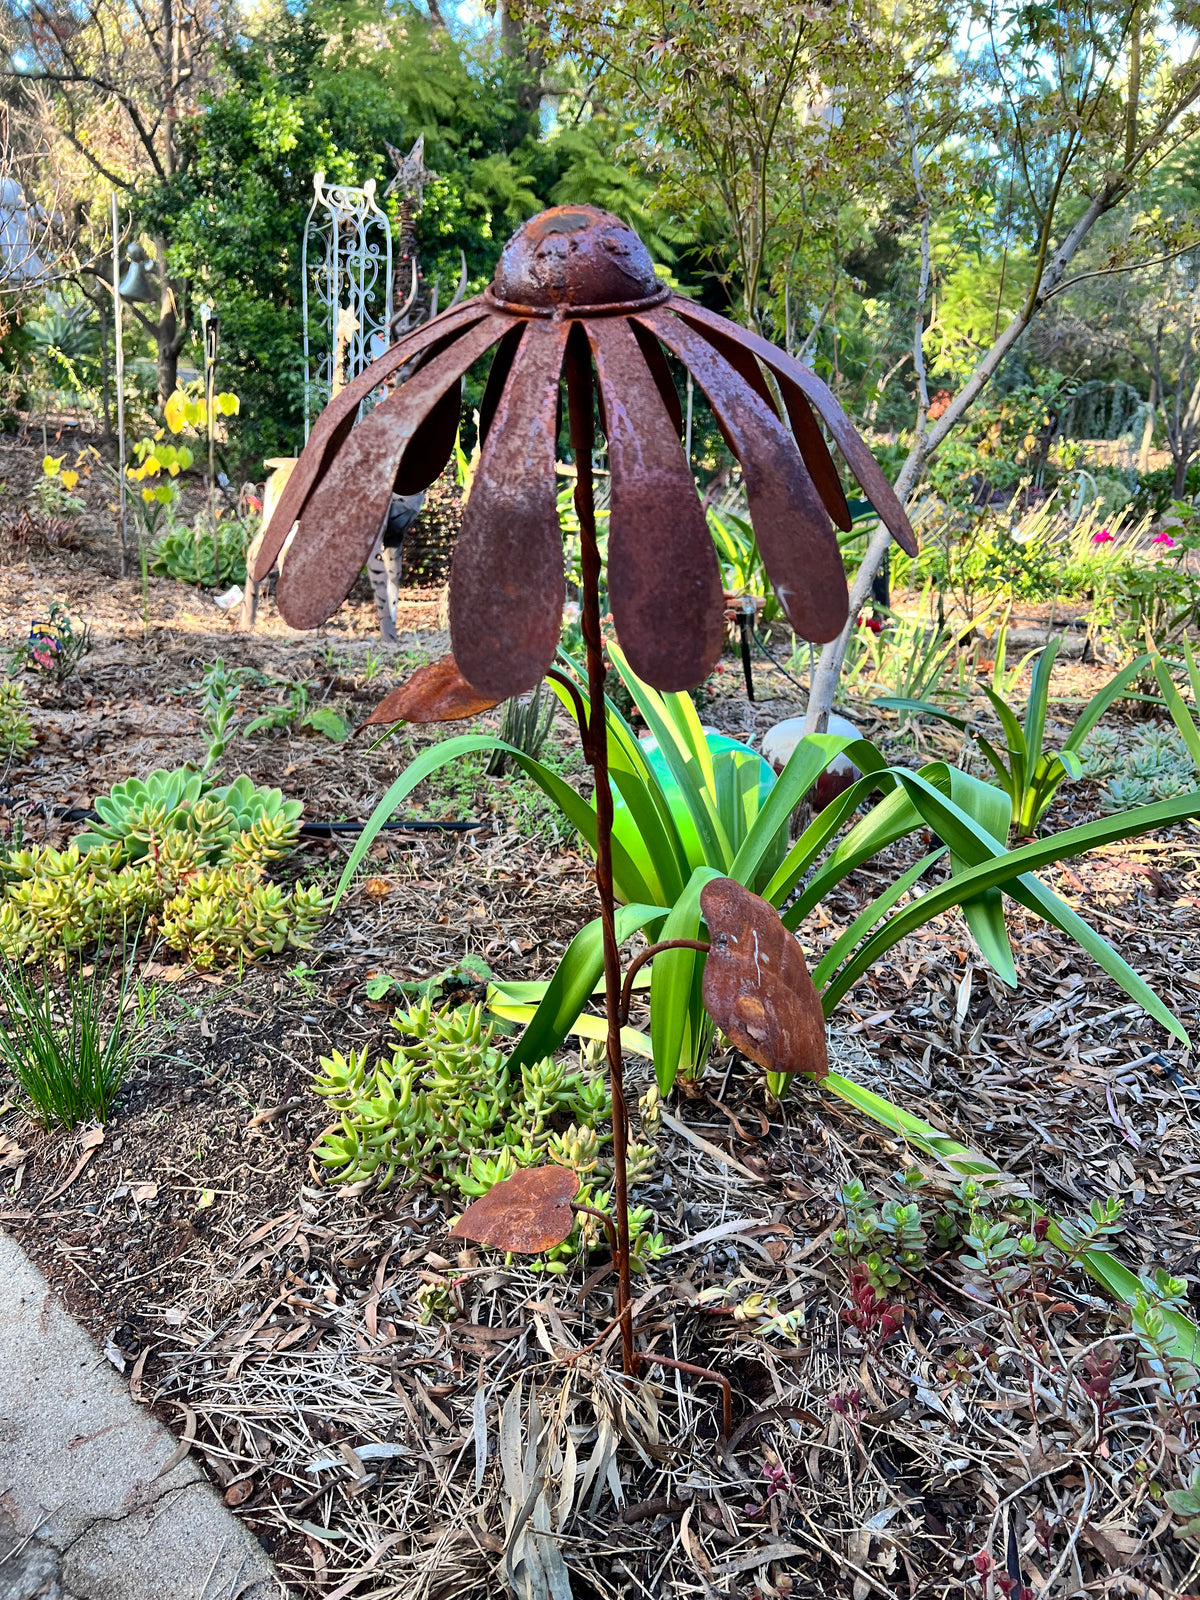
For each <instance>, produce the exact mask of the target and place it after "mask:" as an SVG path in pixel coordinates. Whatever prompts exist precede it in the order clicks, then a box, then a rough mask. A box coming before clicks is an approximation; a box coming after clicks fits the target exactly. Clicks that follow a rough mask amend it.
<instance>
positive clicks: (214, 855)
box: [75, 767, 303, 864]
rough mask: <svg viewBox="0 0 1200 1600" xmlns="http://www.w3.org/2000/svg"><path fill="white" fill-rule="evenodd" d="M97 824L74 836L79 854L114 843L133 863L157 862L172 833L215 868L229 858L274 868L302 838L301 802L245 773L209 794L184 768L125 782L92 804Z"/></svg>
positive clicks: (203, 783) (198, 778)
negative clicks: (193, 843)
mask: <svg viewBox="0 0 1200 1600" xmlns="http://www.w3.org/2000/svg"><path fill="white" fill-rule="evenodd" d="M95 809H96V816H97V818H98V821H97V823H96V824H95V825H94V826H93V827H91V828H89V829H88V830H87V831H86V832H84V833H81V834H79V835H78V836H77V838H76V840H75V843H76V844H77V845H78V846H79V848H80V850H81V851H85V852H86V851H91V850H94V849H95V848H96V847H97V846H99V845H102V844H119V845H120V846H121V848H122V849H123V850H124V852H125V854H126V856H127V858H128V859H129V860H130V861H139V860H141V859H142V857H144V856H147V855H150V854H154V855H158V854H159V853H160V852H161V850H162V848H163V844H164V841H165V840H166V839H167V838H168V837H169V836H170V835H171V834H175V833H179V834H186V835H190V836H191V837H192V838H194V839H195V841H196V844H197V848H198V853H199V857H200V858H201V859H202V860H205V861H208V862H209V863H211V864H215V863H217V862H219V861H221V860H223V859H224V858H225V857H226V856H227V855H230V854H231V853H232V854H233V858H234V859H235V860H237V861H239V862H251V861H275V860H278V858H279V857H280V856H283V855H286V854H287V852H288V850H290V849H291V847H292V845H293V844H294V843H295V842H296V837H297V835H298V833H299V831H300V813H301V811H302V810H303V806H302V805H301V803H300V801H299V800H285V799H284V798H283V792H282V790H280V789H259V788H257V787H256V786H255V785H254V783H252V782H251V780H250V779H249V778H248V777H246V775H245V774H244V773H243V774H242V776H241V777H240V778H237V779H235V780H234V782H233V783H228V784H225V785H224V786H223V787H222V788H219V789H214V788H212V787H211V786H210V785H209V783H208V782H207V781H206V779H205V777H204V775H203V773H200V772H193V771H191V770H190V769H189V768H186V767H181V768H178V769H177V770H176V771H174V772H167V771H164V770H160V771H158V772H152V773H151V774H150V776H149V777H148V778H130V779H128V780H127V781H126V782H125V783H118V784H116V785H115V786H114V787H113V789H112V790H111V791H110V792H109V793H108V794H106V795H101V796H99V797H98V798H97V800H96V807H95Z"/></svg>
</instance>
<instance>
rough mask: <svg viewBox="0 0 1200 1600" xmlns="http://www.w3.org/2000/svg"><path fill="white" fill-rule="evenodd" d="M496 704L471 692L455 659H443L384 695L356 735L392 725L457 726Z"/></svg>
mask: <svg viewBox="0 0 1200 1600" xmlns="http://www.w3.org/2000/svg"><path fill="white" fill-rule="evenodd" d="M499 703H500V702H499V701H498V700H492V699H490V698H489V697H488V696H487V695H484V694H480V693H479V691H478V689H472V687H471V685H470V684H469V683H468V682H467V680H466V679H465V678H464V677H463V675H462V673H461V672H460V671H459V670H458V663H457V662H456V661H455V659H454V657H453V656H451V655H445V656H441V657H439V659H438V660H437V661H430V662H428V663H426V665H425V666H423V667H418V668H417V670H416V671H415V672H414V673H413V675H412V677H411V678H409V679H407V680H406V681H405V682H404V683H402V684H400V685H399V687H398V688H395V689H393V690H392V692H391V693H390V694H387V695H385V696H384V697H383V699H382V700H381V701H380V702H379V704H378V705H377V706H376V707H375V709H374V711H372V713H371V715H370V716H369V717H368V718H367V720H366V721H365V722H364V723H362V725H361V726H360V727H359V729H358V732H359V733H361V732H362V730H363V728H370V727H377V726H383V727H387V726H390V724H392V723H393V722H460V721H462V720H463V719H464V718H466V717H477V716H479V714H480V713H481V712H483V711H490V710H491V709H492V707H493V706H495V705H499Z"/></svg>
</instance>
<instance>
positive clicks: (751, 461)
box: [609, 306, 850, 644]
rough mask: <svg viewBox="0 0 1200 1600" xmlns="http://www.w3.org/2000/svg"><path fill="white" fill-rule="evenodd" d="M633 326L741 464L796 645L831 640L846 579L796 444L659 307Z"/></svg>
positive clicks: (842, 616) (842, 610) (841, 614)
mask: <svg viewBox="0 0 1200 1600" xmlns="http://www.w3.org/2000/svg"><path fill="white" fill-rule="evenodd" d="M638 321H639V322H641V323H642V324H643V326H644V327H647V328H649V329H650V330H651V331H652V332H653V333H655V334H656V335H657V336H658V338H659V339H661V340H662V342H663V344H665V345H666V347H667V349H668V350H672V351H674V353H675V354H676V355H677V356H678V357H679V359H680V360H681V361H682V362H683V364H684V365H685V366H686V367H687V368H688V370H689V372H691V374H692V376H693V377H694V378H695V380H696V382H697V383H698V384H699V385H700V387H701V389H703V390H704V393H705V394H706V395H707V396H708V400H709V404H710V405H711V406H712V408H713V415H714V416H715V417H716V419H717V422H718V424H719V426H720V428H721V431H722V433H723V434H724V435H725V438H726V441H727V442H728V444H729V448H730V449H731V450H732V451H733V453H734V455H735V456H736V457H737V458H738V460H739V461H740V462H741V464H742V471H743V473H744V475H745V480H746V497H747V499H748V500H749V502H750V520H751V522H752V523H753V524H754V531H755V533H756V534H757V536H758V547H759V549H760V551H761V552H762V558H763V563H764V565H765V566H766V569H767V575H768V576H769V578H770V579H771V583H772V584H773V586H774V588H775V592H776V594H777V595H778V596H779V600H780V604H781V605H782V606H783V609H784V611H785V612H786V613H787V617H788V620H789V621H790V622H791V624H792V626H793V628H795V630H796V632H797V633H798V634H799V635H800V637H801V638H802V639H809V640H812V641H813V643H815V644H824V643H826V642H827V641H828V640H830V639H836V638H837V636H838V634H839V633H840V632H841V631H842V628H843V626H844V624H845V621H846V616H847V613H848V611H849V604H850V602H849V596H848V594H847V590H846V574H845V571H844V570H843V567H842V556H841V551H840V550H839V549H838V542H837V537H836V535H835V534H834V531H833V525H832V524H831V522H830V520H829V513H828V512H827V511H826V510H825V507H824V505H823V504H822V503H821V498H820V496H819V495H818V494H817V491H816V488H815V487H814V485H813V481H812V479H811V478H810V477H809V475H808V470H807V468H806V467H805V465H804V462H803V461H802V460H801V459H800V452H799V451H798V450H797V448H796V442H795V440H794V439H793V438H792V436H791V434H790V433H788V431H787V429H786V428H785V427H784V426H783V424H782V422H780V420H779V418H778V417H777V416H776V415H775V414H774V412H773V411H772V410H771V409H770V407H769V406H767V405H766V403H765V402H764V401H763V400H762V399H761V397H760V396H759V395H758V394H756V393H755V391H754V389H752V388H751V387H750V385H749V384H748V383H747V382H746V381H745V380H744V379H743V378H742V377H741V375H740V374H739V373H737V372H735V371H734V370H733V368H732V367H731V366H730V365H729V363H728V362H727V361H726V360H725V359H724V357H723V356H722V355H721V354H720V353H719V352H718V351H717V350H716V349H715V348H714V347H713V345H712V344H710V343H709V341H708V340H707V339H706V338H705V337H704V336H703V335H702V334H700V333H698V332H697V331H696V329H695V328H693V327H692V326H691V325H690V324H689V323H687V322H685V321H683V319H682V318H681V317H678V316H675V315H674V314H673V312H672V311H671V310H670V309H668V308H667V307H664V306H658V307H656V308H654V309H653V310H651V311H643V312H639V313H638ZM729 326H731V324H730V325H729ZM609 581H610V583H611V577H610V580H609Z"/></svg>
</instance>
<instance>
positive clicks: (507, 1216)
mask: <svg viewBox="0 0 1200 1600" xmlns="http://www.w3.org/2000/svg"><path fill="white" fill-rule="evenodd" d="M578 1193H579V1179H578V1177H577V1176H576V1175H575V1173H574V1172H572V1171H571V1170H570V1169H569V1168H567V1167H527V1168H526V1169H525V1170H524V1171H523V1172H516V1173H514V1174H513V1176H512V1177H511V1178H505V1180H504V1182H503V1183H498V1184H497V1185H496V1186H495V1188H494V1189H489V1190H488V1192H487V1194H485V1195H484V1197H483V1199H482V1200H476V1202H475V1204H474V1205H471V1206H468V1207H467V1209H466V1210H465V1211H464V1212H463V1214H462V1216H461V1217H459V1219H458V1221H457V1222H456V1223H455V1224H454V1226H453V1227H452V1228H451V1229H450V1233H451V1236H452V1237H453V1238H455V1239H474V1240H475V1242H476V1243H477V1244H490V1245H493V1246H494V1247H495V1248H496V1249H497V1250H515V1251H517V1253H518V1254H520V1255H525V1256H536V1255H539V1254H540V1253H541V1252H542V1251H543V1250H552V1249H553V1248H554V1246H555V1245H556V1244H561V1243H562V1242H563V1240H564V1239H565V1238H566V1237H567V1235H568V1234H569V1233H570V1231H571V1229H572V1228H573V1227H574V1225H575V1215H574V1212H572V1210H571V1201H572V1200H574V1198H575V1196H576V1195H577V1194H578Z"/></svg>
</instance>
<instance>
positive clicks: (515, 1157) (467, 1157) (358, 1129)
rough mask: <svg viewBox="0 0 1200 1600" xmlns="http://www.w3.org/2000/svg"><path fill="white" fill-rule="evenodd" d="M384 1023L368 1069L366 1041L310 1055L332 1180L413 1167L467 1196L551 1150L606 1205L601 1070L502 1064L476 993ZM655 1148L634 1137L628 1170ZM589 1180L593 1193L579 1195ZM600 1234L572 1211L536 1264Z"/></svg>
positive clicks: (652, 1248)
mask: <svg viewBox="0 0 1200 1600" xmlns="http://www.w3.org/2000/svg"><path fill="white" fill-rule="evenodd" d="M393 1025H394V1027H395V1028H396V1029H397V1031H398V1033H399V1034H400V1036H401V1037H400V1039H399V1041H398V1042H397V1044H396V1045H395V1047H394V1048H393V1050H392V1054H391V1058H390V1059H384V1060H382V1061H380V1062H378V1063H377V1065H376V1066H375V1067H374V1069H372V1068H371V1067H370V1065H369V1063H368V1056H367V1051H366V1049H365V1048H364V1049H360V1050H351V1051H350V1052H349V1054H347V1055H343V1054H342V1053H341V1052H340V1051H335V1052H334V1053H333V1054H332V1055H331V1056H325V1057H322V1059H321V1069H320V1072H319V1073H318V1075H317V1077H316V1079H315V1080H314V1082H313V1088H314V1089H315V1090H316V1092H317V1094H319V1095H321V1096H322V1098H323V1099H325V1100H327V1101H328V1102H329V1105H330V1107H331V1109H332V1110H333V1111H334V1112H335V1113H336V1114H337V1121H336V1122H334V1123H333V1124H332V1125H331V1126H330V1127H329V1128H327V1129H326V1131H325V1133H324V1134H323V1136H322V1138H321V1141H320V1143H319V1144H318V1146H317V1156H318V1158H319V1160H320V1161H321V1163H322V1165H323V1166H324V1168H325V1172H326V1176H327V1177H328V1178H329V1179H330V1180H331V1181H333V1182H336V1183H356V1184H357V1183H364V1182H370V1181H374V1183H375V1184H376V1186H377V1187H378V1188H379V1189H380V1190H383V1189H386V1188H387V1187H388V1186H389V1185H390V1184H391V1183H393V1182H395V1181H396V1179H397V1177H399V1180H400V1181H401V1182H402V1183H412V1182H415V1181H417V1180H418V1179H423V1180H426V1181H429V1182H431V1183H432V1184H433V1186H434V1187H435V1188H440V1189H449V1190H452V1191H456V1192H457V1193H458V1194H459V1195H461V1196H462V1197H463V1199H465V1200H473V1199H476V1198H478V1197H479V1196H481V1195H485V1194H487V1193H488V1191H489V1190H490V1189H492V1188H493V1187H494V1186H495V1185H496V1184H497V1183H502V1182H503V1181H504V1180H505V1179H506V1178H511V1177H512V1176H513V1174H514V1173H516V1172H518V1171H520V1169H521V1168H523V1167H530V1166H535V1165H540V1164H543V1163H545V1162H546V1161H553V1162H555V1163H557V1164H558V1165H560V1166H564V1167H568V1168H570V1169H571V1170H573V1171H574V1172H575V1173H576V1175H577V1176H578V1178H579V1180H580V1183H581V1185H583V1187H582V1188H581V1190H580V1199H581V1200H583V1201H584V1202H585V1203H586V1204H589V1205H596V1206H597V1207H598V1208H601V1209H605V1208H607V1205H608V1190H607V1184H608V1181H609V1179H610V1177H611V1167H610V1164H609V1163H608V1162H606V1161H605V1160H604V1159H603V1156H604V1152H605V1149H606V1147H607V1146H608V1144H609V1142H610V1141H611V1138H612V1135H611V1133H609V1132H608V1131H607V1130H602V1129H601V1127H600V1124H601V1123H602V1122H604V1121H605V1120H606V1119H607V1118H608V1117H609V1116H610V1115H611V1103H610V1101H609V1097H608V1091H607V1088H606V1086H605V1082H604V1079H603V1077H600V1076H589V1075H587V1074H586V1073H585V1072H583V1071H580V1070H573V1069H572V1068H570V1067H569V1066H568V1065H567V1064H565V1063H562V1062H558V1061H552V1060H546V1061H539V1062H536V1063H535V1064H534V1065H532V1066H526V1067H524V1068H522V1069H521V1071H520V1072H517V1071H515V1070H513V1071H510V1070H509V1069H508V1067H507V1064H506V1062H505V1060H504V1057H503V1055H502V1054H501V1052H500V1050H499V1049H498V1048H497V1047H496V1046H495V1044H494V1043H493V1042H492V1041H493V1036H494V1031H495V1024H494V1023H487V1022H485V1021H484V1017H483V1012H482V1009H481V1007H480V1006H478V1005H474V1006H460V1007H458V1008H457V1009H456V1010H454V1009H446V1010H441V1011H438V1010H435V1009H434V1008H433V1006H432V1004H431V1002H430V1001H429V1000H428V999H425V1000H423V1001H422V1002H421V1003H420V1004H418V1005H415V1006H413V1007H412V1009H411V1010H409V1011H407V1012H405V1013H403V1014H401V1015H398V1016H396V1017H395V1018H394V1022H393ZM654 1154H655V1152H654V1149H653V1147H652V1146H651V1145H649V1144H638V1145H635V1146H633V1148H632V1151H631V1156H632V1165H631V1181H633V1182H637V1181H640V1180H641V1179H642V1178H643V1177H645V1176H646V1175H647V1174H648V1173H649V1171H650V1169H651V1166H652V1165H653V1159H654ZM593 1189H594V1190H595V1191H596V1195H597V1196H598V1197H599V1198H589V1197H590V1196H592V1193H593ZM638 1215H639V1221H638V1223H637V1227H636V1229H635V1232H634V1235H633V1244H632V1259H633V1261H634V1263H635V1265H637V1266H639V1267H642V1266H644V1265H645V1263H646V1262H647V1261H648V1260H650V1259H652V1258H653V1257H654V1256H655V1255H656V1254H658V1253H660V1252H661V1249H662V1248H663V1246H662V1241H661V1239H660V1238H658V1237H657V1236H655V1235H651V1234H650V1233H649V1231H648V1230H649V1223H650V1213H649V1212H642V1213H639V1214H638ZM605 1243H606V1239H605V1236H604V1234H603V1232H602V1229H601V1224H600V1223H599V1222H598V1221H597V1220H596V1219H595V1218H588V1217H587V1216H586V1214H583V1215H581V1216H580V1218H579V1220H578V1221H577V1223H576V1226H575V1228H574V1230H573V1231H572V1233H571V1236H570V1238H569V1239H567V1240H566V1241H565V1242H564V1243H563V1244H562V1245H560V1246H558V1247H557V1248H556V1249H554V1250H551V1251H548V1252H547V1253H546V1255H544V1256H542V1257H540V1258H539V1260H538V1262H537V1263H535V1270H537V1271H543V1272H550V1273H555V1274H558V1273H563V1272H565V1271H567V1268H568V1264H569V1263H570V1261H571V1260H572V1259H573V1258H575V1257H576V1256H577V1255H578V1254H579V1253H580V1251H587V1250H589V1249H592V1248H594V1247H601V1248H602V1247H603V1246H604V1245H605Z"/></svg>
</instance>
